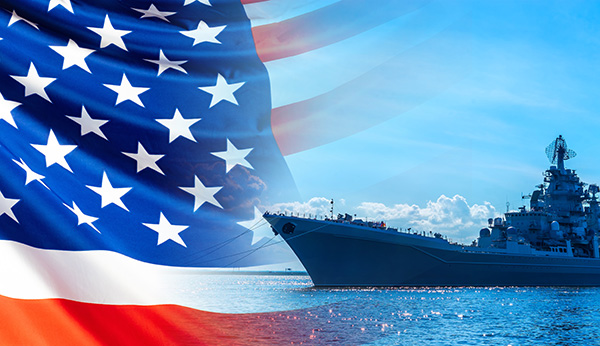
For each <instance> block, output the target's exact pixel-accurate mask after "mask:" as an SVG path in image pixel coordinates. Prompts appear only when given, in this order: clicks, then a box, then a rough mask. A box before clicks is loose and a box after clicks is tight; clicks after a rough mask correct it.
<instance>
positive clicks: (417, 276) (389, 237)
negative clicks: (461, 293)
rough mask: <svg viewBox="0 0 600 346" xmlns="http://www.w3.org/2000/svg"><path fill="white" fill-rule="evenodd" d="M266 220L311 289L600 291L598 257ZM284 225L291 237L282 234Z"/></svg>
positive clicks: (301, 220) (286, 218)
mask: <svg viewBox="0 0 600 346" xmlns="http://www.w3.org/2000/svg"><path fill="white" fill-rule="evenodd" d="M265 219H267V221H269V223H271V225H272V226H273V228H274V229H275V230H276V231H277V232H278V233H279V234H280V235H281V236H282V237H283V239H284V240H285V241H286V242H287V243H288V244H289V246H290V247H291V248H292V250H293V251H294V252H295V253H296V255H297V257H298V259H299V260H300V261H301V262H302V264H303V265H304V267H305V268H306V270H307V272H308V274H309V275H310V277H311V279H312V281H313V283H314V285H315V286H600V259H596V258H578V257H565V256H552V255H525V254H516V253H502V252H491V251H484V250H482V249H480V248H478V247H472V246H461V245H456V244H450V243H448V242H447V241H446V240H443V239H438V238H433V237H425V236H420V235H415V234H408V233H400V232H394V231H390V230H383V229H376V228H369V227H364V226H358V225H353V224H347V223H338V222H332V221H322V220H312V219H304V218H297V217H290V216H281V215H269V214H267V215H265ZM288 223H291V224H293V225H294V226H295V227H294V230H293V232H292V233H289V229H288V230H287V231H288V233H286V232H285V231H284V230H283V229H282V228H283V227H284V225H285V224H288Z"/></svg>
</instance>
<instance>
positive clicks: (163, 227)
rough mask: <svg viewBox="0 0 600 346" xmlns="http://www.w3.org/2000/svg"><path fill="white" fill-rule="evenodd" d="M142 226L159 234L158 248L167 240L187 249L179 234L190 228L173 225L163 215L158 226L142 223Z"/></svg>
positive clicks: (161, 214)
mask: <svg viewBox="0 0 600 346" xmlns="http://www.w3.org/2000/svg"><path fill="white" fill-rule="evenodd" d="M142 225H144V226H146V227H148V228H150V229H151V230H153V231H154V232H156V233H158V241H157V243H156V246H158V245H160V244H162V243H164V242H166V241H167V240H172V241H174V242H176V243H177V244H179V245H181V246H183V247H187V246H186V245H185V243H184V242H183V239H181V237H180V236H179V233H181V232H182V231H183V230H186V229H187V228H189V227H190V226H183V225H172V224H171V223H170V222H169V220H167V218H166V217H165V216H164V215H163V213H160V220H159V221H158V224H153V223H142Z"/></svg>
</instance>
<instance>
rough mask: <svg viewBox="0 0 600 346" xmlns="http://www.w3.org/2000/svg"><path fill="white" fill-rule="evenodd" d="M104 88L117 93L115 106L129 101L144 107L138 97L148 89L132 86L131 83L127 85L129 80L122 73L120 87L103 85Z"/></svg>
mask: <svg viewBox="0 0 600 346" xmlns="http://www.w3.org/2000/svg"><path fill="white" fill-rule="evenodd" d="M104 86H105V87H107V88H109V89H110V90H112V91H114V92H116V93H117V102H116V103H115V106H116V105H118V104H119V103H121V102H124V101H127V100H129V101H131V102H133V103H135V104H137V105H139V106H142V107H144V104H143V103H142V100H140V96H139V95H140V94H141V93H143V92H145V91H148V90H149V89H150V88H143V87H134V86H132V85H131V83H129V79H127V76H126V75H125V73H123V78H121V85H116V84H104ZM144 108H145V107H144Z"/></svg>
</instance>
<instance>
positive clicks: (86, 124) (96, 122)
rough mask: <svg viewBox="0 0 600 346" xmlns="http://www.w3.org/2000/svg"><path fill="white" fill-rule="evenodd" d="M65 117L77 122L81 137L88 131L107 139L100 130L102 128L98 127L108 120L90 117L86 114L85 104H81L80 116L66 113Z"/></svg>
mask: <svg viewBox="0 0 600 346" xmlns="http://www.w3.org/2000/svg"><path fill="white" fill-rule="evenodd" d="M66 117H67V118H69V119H71V120H73V121H74V122H76V123H77V124H79V126H80V127H81V136H82V137H83V136H84V135H86V134H88V133H95V134H96V135H98V136H100V137H102V138H104V139H106V140H108V138H106V136H105V135H104V132H102V130H101V129H100V127H101V126H102V125H104V124H106V123H107V122H108V120H101V119H94V118H92V117H91V116H90V115H89V114H88V112H87V110H86V109H85V106H81V116H80V117H75V116H69V115H67V116H66Z"/></svg>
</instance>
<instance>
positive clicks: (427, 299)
mask: <svg viewBox="0 0 600 346" xmlns="http://www.w3.org/2000/svg"><path fill="white" fill-rule="evenodd" d="M189 280H190V282H189V283H190V284H192V287H194V290H195V292H194V296H195V297H196V298H197V299H198V300H197V301H195V304H197V307H198V308H202V309H204V310H209V311H215V312H226V313H235V314H243V315H241V316H245V317H246V318H248V319H249V320H251V321H252V320H254V319H261V318H262V320H265V317H266V318H267V319H270V322H269V323H267V324H265V325H262V326H261V327H257V329H260V330H261V332H260V333H257V334H256V338H255V339H251V342H250V341H249V343H252V344H257V345H260V344H262V345H600V289H599V288H576V287H575V288H573V287H458V288H455V287H437V288H410V287H408V288H315V287H313V285H312V282H311V280H310V278H309V277H308V276H285V275H271V276H264V275H199V276H195V275H190V276H189ZM188 287H189V286H188ZM188 303H190V302H188ZM240 328H241V329H240V333H243V332H247V331H244V330H243V328H242V327H240ZM265 329H266V331H265Z"/></svg>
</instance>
